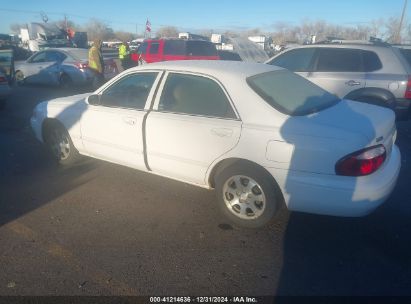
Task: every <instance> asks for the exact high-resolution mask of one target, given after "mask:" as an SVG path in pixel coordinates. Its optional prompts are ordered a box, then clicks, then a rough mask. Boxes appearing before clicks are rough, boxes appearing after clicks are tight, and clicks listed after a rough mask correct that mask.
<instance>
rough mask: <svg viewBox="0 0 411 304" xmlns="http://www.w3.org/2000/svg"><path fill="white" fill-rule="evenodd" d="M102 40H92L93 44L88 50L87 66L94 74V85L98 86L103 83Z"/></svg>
mask: <svg viewBox="0 0 411 304" xmlns="http://www.w3.org/2000/svg"><path fill="white" fill-rule="evenodd" d="M101 46H102V41H101V40H100V39H96V40H94V42H93V46H92V47H91V48H90V50H89V52H88V66H89V68H90V69H91V70H92V71H93V72H94V74H95V75H96V77H95V82H93V86H94V87H98V86H100V85H101V84H103V83H104V60H103V55H102V54H101Z"/></svg>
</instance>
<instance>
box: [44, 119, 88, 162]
mask: <svg viewBox="0 0 411 304" xmlns="http://www.w3.org/2000/svg"><path fill="white" fill-rule="evenodd" d="M45 132H46V134H45V143H46V145H47V146H48V148H49V150H50V152H51V155H52V156H53V158H54V159H55V160H56V161H57V162H58V163H59V164H61V165H64V166H67V165H72V164H74V163H75V162H76V161H77V160H78V159H79V158H80V154H79V153H78V151H77V149H76V148H75V147H74V144H73V141H72V140H71V137H70V135H69V133H68V132H67V130H66V129H65V128H64V127H63V126H62V125H61V124H59V123H52V124H50V125H49V126H48V127H47V129H46V130H45Z"/></svg>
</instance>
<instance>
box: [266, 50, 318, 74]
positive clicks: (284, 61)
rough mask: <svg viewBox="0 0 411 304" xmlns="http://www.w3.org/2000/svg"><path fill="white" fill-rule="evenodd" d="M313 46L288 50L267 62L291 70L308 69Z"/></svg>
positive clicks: (312, 54)
mask: <svg viewBox="0 0 411 304" xmlns="http://www.w3.org/2000/svg"><path fill="white" fill-rule="evenodd" d="M315 50H316V49H315V48H303V49H295V50H290V51H288V52H286V53H283V54H282V55H279V56H278V57H276V58H274V59H273V60H271V61H270V62H269V64H271V65H276V66H279V67H282V68H285V69H287V70H290V71H293V72H307V71H309V70H310V67H311V62H312V59H313V56H314V53H315Z"/></svg>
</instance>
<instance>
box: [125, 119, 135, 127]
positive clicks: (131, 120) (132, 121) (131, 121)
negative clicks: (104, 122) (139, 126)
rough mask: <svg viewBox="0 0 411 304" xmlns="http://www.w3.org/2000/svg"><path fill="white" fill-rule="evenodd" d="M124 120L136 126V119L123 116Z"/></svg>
mask: <svg viewBox="0 0 411 304" xmlns="http://www.w3.org/2000/svg"><path fill="white" fill-rule="evenodd" d="M123 121H124V122H125V123H126V124H128V125H130V126H134V125H135V124H136V120H135V119H134V118H132V117H123Z"/></svg>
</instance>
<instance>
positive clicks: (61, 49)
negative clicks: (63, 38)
mask: <svg viewBox="0 0 411 304" xmlns="http://www.w3.org/2000/svg"><path fill="white" fill-rule="evenodd" d="M77 49H78V48H69V47H62V48H47V49H44V50H41V51H63V52H69V51H71V50H77ZM84 50H85V49H84Z"/></svg>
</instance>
